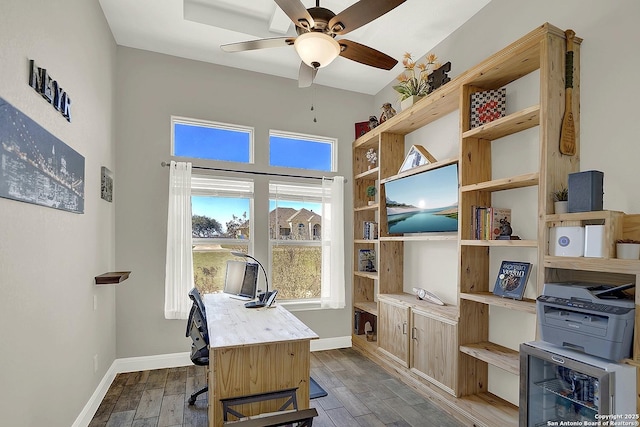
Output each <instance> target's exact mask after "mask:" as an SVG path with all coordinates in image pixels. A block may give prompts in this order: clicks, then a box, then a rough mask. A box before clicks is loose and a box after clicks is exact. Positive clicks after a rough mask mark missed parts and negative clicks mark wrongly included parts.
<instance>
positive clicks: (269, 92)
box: [115, 47, 375, 357]
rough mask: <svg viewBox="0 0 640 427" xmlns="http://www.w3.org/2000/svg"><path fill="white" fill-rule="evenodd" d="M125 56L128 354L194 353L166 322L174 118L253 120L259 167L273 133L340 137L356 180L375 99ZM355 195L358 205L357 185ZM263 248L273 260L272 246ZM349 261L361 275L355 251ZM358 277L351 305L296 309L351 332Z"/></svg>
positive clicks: (121, 229)
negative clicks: (359, 128) (360, 127)
mask: <svg viewBox="0 0 640 427" xmlns="http://www.w3.org/2000/svg"><path fill="white" fill-rule="evenodd" d="M117 58H118V61H117V62H118V66H117V68H118V72H117V82H118V84H117V87H118V89H117V90H118V92H117V96H116V100H117V110H118V112H117V117H116V119H117V120H116V121H117V138H116V140H117V142H116V160H117V163H118V173H117V175H116V177H115V194H116V197H117V200H118V203H117V205H116V223H117V228H116V241H117V248H116V249H117V250H116V261H117V262H116V263H117V265H119V266H121V267H122V268H126V269H130V270H132V271H133V273H132V275H131V278H130V279H129V280H128V281H127V282H126V284H124V286H120V287H119V288H118V290H117V319H118V332H117V349H118V357H131V356H145V355H153V354H163V353H174V352H184V351H187V350H188V349H189V345H190V341H189V340H188V339H187V338H185V337H184V330H185V323H184V321H180V320H166V319H165V318H164V313H163V301H164V276H165V247H166V218H167V198H168V180H169V171H168V169H167V168H162V167H160V163H161V162H162V161H168V160H170V153H171V126H170V117H171V115H176V116H183V117H191V118H196V119H203V120H212V121H217V122H223V123H233V124H240V125H246V126H253V127H254V128H255V150H256V154H255V159H256V168H257V169H259V170H266V167H267V164H268V158H269V155H268V132H269V129H276V130H284V131H292V132H301V133H306V134H312V135H320V136H329V137H335V138H338V173H339V174H340V175H343V176H345V177H347V178H349V177H350V176H351V144H352V142H353V139H354V133H355V131H354V123H356V122H359V121H363V120H365V119H366V118H367V117H368V115H369V111H370V108H369V107H370V105H371V102H372V100H373V97H372V96H369V95H362V94H357V93H353V92H347V91H342V90H336V89H331V88H327V87H322V86H314V87H312V88H309V89H300V88H298V85H297V82H296V81H294V80H290V79H284V78H279V77H272V76H268V75H265V74H259V73H255V72H250V71H244V70H238V69H232V68H228V67H222V66H217V65H212V64H207V63H202V62H197V61H191V60H185V59H180V58H176V57H171V56H167V55H160V54H156V53H151V52H145V51H141V50H136V49H130V48H125V47H118V56H117ZM312 100H313V103H314V111H313V112H312V111H311V110H310V108H311V102H312ZM373 111H375V110H373ZM313 113H316V115H317V122H315V123H314V122H313V117H314V115H313ZM209 166H218V167H225V168H228V167H229V164H225V163H223V162H217V163H216V162H214V163H212V164H209ZM284 172H285V173H286V172H288V173H291V171H290V170H285V171H284ZM255 179H256V181H255V182H256V190H255V194H256V200H255V203H256V205H258V204H262V206H268V205H267V203H268V196H267V194H268V187H267V179H266V178H265V177H264V176H263V177H256V178H255ZM349 181H351V180H350V179H349ZM345 195H346V197H345V199H346V200H345V203H346V206H348V207H349V206H352V202H351V199H352V187H351V182H349V183H348V185H347V186H346V188H345ZM257 211H258V209H257V208H256V212H257ZM350 212H351V211H350V208H347V212H346V218H347V221H346V230H345V234H346V236H347V241H346V245H345V248H346V249H345V250H346V253H347V254H349V253H350V248H351V236H352V235H353V234H352V231H351V229H352V225H351V224H352V215H351V213H350ZM254 219H255V221H256V224H255V229H256V230H258V232H260V231H259V230H265V232H266V230H267V222H266V221H267V218H266V217H265V218H262V217H258V216H256V217H255V218H254ZM254 251H255V252H254V254H255V256H256V257H257V258H258V259H263V260H266V259H268V252H267V251H268V249H267V247H266V246H265V247H258V246H256V247H255V248H254ZM347 261H348V263H347V271H351V270H350V269H351V268H352V267H351V257H350V256H349V257H347ZM350 277H351V276H350V275H349V274H347V280H348V282H349V287H348V290H347V295H348V303H347V308H346V309H344V310H318V311H304V312H295V314H296V315H297V316H299V317H300V319H302V320H303V321H304V322H305V323H306V324H307V325H308V326H309V327H310V328H311V329H313V330H314V331H315V332H316V333H317V334H318V335H319V336H320V337H321V338H332V337H341V336H350V334H351V308H350V301H351V297H350V295H351V290H350V289H351V286H350Z"/></svg>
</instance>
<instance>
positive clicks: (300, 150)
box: [165, 117, 344, 318]
mask: <svg viewBox="0 0 640 427" xmlns="http://www.w3.org/2000/svg"><path fill="white" fill-rule="evenodd" d="M171 126H172V128H171V129H172V139H171V140H172V154H173V155H174V156H177V157H188V158H194V159H203V160H202V161H201V163H200V164H201V167H204V168H209V169H213V170H216V169H217V170H219V171H221V173H222V174H226V172H245V173H250V174H251V173H252V172H251V171H256V170H261V171H262V172H255V174H256V175H255V177H256V178H255V179H256V180H259V181H258V184H261V185H265V184H266V183H267V178H263V177H260V178H258V176H259V175H260V174H262V173H264V172H266V171H265V169H266V170H269V169H271V170H269V171H268V174H269V175H273V174H278V173H280V172H281V169H280V170H278V169H276V168H282V167H290V168H297V169H301V170H313V171H316V174H315V175H316V176H317V175H318V174H317V172H318V171H320V172H325V171H335V165H336V163H337V162H336V159H335V157H336V145H337V140H336V139H332V138H326V137H316V136H309V135H299V134H293V133H287V132H281V131H278V132H274V131H271V132H270V134H269V137H270V144H269V150H270V158H269V165H267V164H266V159H262V158H261V159H259V160H260V162H262V163H261V164H259V165H256V166H258V167H255V169H254V165H253V164H252V163H253V148H254V147H253V129H252V128H248V127H243V126H236V125H228V124H222V123H213V122H205V121H198V120H193V119H186V118H179V117H172V118H171ZM208 160H215V161H233V162H238V163H245V164H248V165H246V166H242V167H237V168H234V167H223V168H220V167H216V165H212V164H211V163H210V162H209V163H207V161H208ZM185 161H186V162H185ZM171 164H172V167H171V170H172V172H171V173H172V175H171V177H172V178H171V179H170V181H171V182H170V186H169V205H170V215H169V218H168V224H167V225H168V229H169V227H171V232H169V231H168V238H167V259H168V261H167V274H166V277H165V317H167V318H181V317H179V316H186V315H187V314H188V310H189V309H190V306H191V304H190V303H189V301H188V299H185V298H183V297H184V296H185V295H186V294H187V292H188V289H190V288H191V287H192V286H196V287H197V288H198V289H199V290H200V291H201V292H203V293H208V292H218V291H221V290H222V289H223V287H224V277H225V272H226V262H227V260H230V259H236V258H235V257H234V256H232V255H231V252H232V251H240V252H244V253H247V254H253V253H254V245H255V246H256V247H257V248H258V252H259V253H261V255H259V256H260V258H263V257H264V258H268V260H263V259H261V260H260V261H261V263H262V264H263V265H264V267H265V268H266V270H267V272H266V273H267V274H266V275H267V276H268V278H269V288H270V289H278V291H279V294H278V299H279V300H280V301H285V300H288V301H289V302H292V301H293V302H297V301H299V302H302V303H304V304H305V305H304V306H305V307H309V305H308V304H307V303H308V302H310V301H312V302H313V303H315V304H317V305H318V307H328V308H342V307H344V251H343V249H344V248H343V245H344V243H343V239H344V224H343V223H342V222H341V221H342V220H343V217H344V211H343V206H342V201H343V191H344V179H343V178H342V177H337V178H339V179H338V180H336V179H334V180H333V181H332V180H330V179H329V180H325V179H323V182H322V183H320V182H319V181H317V180H309V179H305V178H298V179H297V180H295V181H289V182H286V183H284V182H269V192H270V197H269V198H266V197H260V198H258V199H257V205H256V206H255V207H254V181H253V179H250V178H249V179H239V178H235V176H236V175H235V174H234V177H225V176H212V175H204V174H200V175H199V174H198V172H197V170H198V166H196V165H194V166H193V169H194V172H195V174H194V173H192V172H191V164H190V163H189V160H188V159H185V160H184V161H179V162H176V161H172V162H171ZM174 164H175V166H174ZM178 171H180V174H178ZM285 175H286V176H287V177H288V179H291V178H294V176H293V175H287V174H285ZM299 175H301V176H302V177H304V176H306V175H305V174H304V173H299ZM309 177H310V178H313V177H314V176H311V175H309ZM334 194H335V195H336V196H335V197H334V196H332V195H334ZM189 201H190V202H191V203H189ZM172 207H174V208H173V209H172ZM189 208H190V209H189ZM254 209H255V210H256V212H254ZM172 212H175V213H174V214H171V213H172ZM323 212H325V213H324V214H323ZM254 218H260V219H261V220H267V218H268V230H267V229H265V228H264V226H261V230H258V232H257V233H256V231H255V230H254V225H253V224H254V223H253V220H254ZM331 218H333V221H332V220H331ZM336 218H339V219H340V220H339V221H337V220H336ZM189 220H190V224H189V223H188V221H189ZM263 224H264V223H263ZM331 224H334V225H333V226H332V225H331ZM335 224H337V226H336V225H335ZM332 230H335V231H339V232H340V233H341V234H339V235H336V234H331V235H329V232H331V231H332ZM169 236H171V240H170V239H169ZM266 248H268V257H267V256H265V255H264V252H263V251H264V250H265V249H266ZM338 249H339V250H338ZM169 260H171V261H169ZM183 300H184V301H183Z"/></svg>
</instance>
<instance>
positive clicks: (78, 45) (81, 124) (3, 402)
mask: <svg viewBox="0 0 640 427" xmlns="http://www.w3.org/2000/svg"><path fill="white" fill-rule="evenodd" d="M29 59H33V60H35V61H36V64H38V65H39V66H41V67H43V68H46V69H47V70H48V72H49V73H50V74H51V75H52V76H53V77H54V78H55V79H57V80H58V82H59V83H60V84H61V86H62V87H63V88H64V90H65V91H66V92H67V93H68V94H69V96H70V98H71V101H72V121H71V123H69V122H67V120H65V119H64V118H63V117H62V115H61V114H60V113H59V112H57V111H56V110H55V109H54V108H53V107H52V106H51V105H50V104H47V103H46V102H45V101H44V99H43V98H42V97H41V96H40V95H38V94H37V93H36V92H35V91H34V90H33V89H32V88H31V87H30V86H29V85H28V77H29ZM0 64H1V66H0V97H2V98H3V99H4V100H6V101H7V102H9V103H10V104H12V105H13V106H14V107H15V108H17V109H18V110H20V111H22V112H23V113H24V114H26V115H27V116H29V117H30V118H32V119H33V120H34V121H35V122H37V123H38V124H39V125H40V126H42V127H44V128H45V129H46V130H47V131H49V133H51V134H52V135H54V136H55V137H57V138H58V139H60V140H61V141H62V142H64V143H65V144H67V145H69V146H70V147H71V148H73V149H74V150H76V151H77V152H78V153H80V154H81V155H83V156H84V157H85V212H84V214H74V213H69V212H65V211H60V210H56V209H50V208H46V207H42V206H36V205H33V204H28V203H21V202H17V201H12V200H8V199H0V293H1V295H0V337H1V339H0V346H1V348H2V350H1V351H0V378H1V380H0V414H1V415H0V418H1V419H2V421H1V422H0V424H2V425H6V426H27V427H30V426H33V427H40V426H59V427H68V426H70V425H71V424H72V423H73V421H74V420H75V419H76V417H77V416H78V414H79V413H80V411H81V410H82V408H83V406H84V405H85V404H86V402H87V400H88V399H89V397H90V396H91V394H92V393H93V391H94V390H95V388H96V386H97V385H98V383H99V382H100V380H101V379H102V377H103V376H104V374H105V372H106V371H107V369H108V368H109V366H110V365H111V363H112V362H113V360H114V358H115V291H114V289H113V288H112V287H98V286H96V285H95V284H94V277H95V276H97V275H99V274H101V273H105V272H107V271H113V269H114V267H115V265H114V261H115V256H114V249H115V243H114V241H115V235H114V205H113V204H111V203H107V202H105V201H103V200H102V199H100V167H101V166H107V167H108V168H109V169H111V170H113V171H116V173H117V170H116V168H115V163H114V153H113V141H112V126H113V123H112V116H113V95H114V93H113V88H114V85H113V80H114V71H115V43H114V41H113V38H112V37H111V32H110V30H109V28H108V27H107V24H106V20H105V19H104V16H103V14H102V10H101V9H100V6H99V5H98V2H97V1H86V0H59V1H56V2H50V1H46V0H3V1H2V3H1V4H0ZM94 297H95V298H97V310H95V311H94V309H93V303H94ZM96 354H97V355H98V370H97V372H94V368H93V357H94V355H96Z"/></svg>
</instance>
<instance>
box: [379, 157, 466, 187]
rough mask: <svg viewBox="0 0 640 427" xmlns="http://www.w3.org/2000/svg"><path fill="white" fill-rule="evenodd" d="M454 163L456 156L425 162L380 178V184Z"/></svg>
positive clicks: (456, 159) (456, 161)
mask: <svg viewBox="0 0 640 427" xmlns="http://www.w3.org/2000/svg"><path fill="white" fill-rule="evenodd" d="M454 163H458V158H457V157H455V158H451V159H447V160H443V161H440V162H435V163H427V164H426V165H422V166H418V167H415V168H412V169H409V170H408V171H405V172H401V173H399V174H397V175H393V176H390V177H388V178H385V179H382V180H380V184H384V183H385V182H389V181H394V180H396V179H399V178H406V177H408V176H412V175H417V174H419V173H422V172H426V171H428V170H431V169H438V168H441V167H443V166H447V165H451V164H454Z"/></svg>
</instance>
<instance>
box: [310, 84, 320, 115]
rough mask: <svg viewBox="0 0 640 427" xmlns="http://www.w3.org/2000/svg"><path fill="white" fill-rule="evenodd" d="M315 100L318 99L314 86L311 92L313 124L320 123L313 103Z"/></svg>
mask: <svg viewBox="0 0 640 427" xmlns="http://www.w3.org/2000/svg"><path fill="white" fill-rule="evenodd" d="M315 98H316V87H315V85H314V86H313V88H312V92H311V111H313V123H317V122H318V119H317V118H316V113H315V108H313V101H314V100H315Z"/></svg>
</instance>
